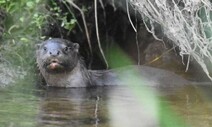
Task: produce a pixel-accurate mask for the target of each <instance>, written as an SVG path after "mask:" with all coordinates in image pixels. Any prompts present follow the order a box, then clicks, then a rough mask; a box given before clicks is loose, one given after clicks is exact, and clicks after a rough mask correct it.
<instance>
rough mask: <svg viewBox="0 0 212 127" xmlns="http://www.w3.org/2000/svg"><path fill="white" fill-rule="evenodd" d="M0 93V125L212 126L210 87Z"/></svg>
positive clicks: (24, 86)
mask: <svg viewBox="0 0 212 127" xmlns="http://www.w3.org/2000/svg"><path fill="white" fill-rule="evenodd" d="M27 82H28V83H26V82H25V83H23V82H22V83H19V84H17V85H16V86H10V87H8V88H1V89H0V100H1V101H0V127H211V126H212V92H211V91H212V85H211V86H210V85H208V86H207V85H205V86H201V85H195V86H194V85H188V86H185V87H183V86H182V87H163V88H155V87H141V86H140V87H138V86H137V87H135V86H133V87H131V86H130V85H129V86H122V87H115V86H114V87H97V88H72V89H61V88H46V89H38V88H36V87H34V86H35V84H34V83H32V84H30V83H29V82H30V81H27Z"/></svg>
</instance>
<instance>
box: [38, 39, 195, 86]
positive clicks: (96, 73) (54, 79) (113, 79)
mask: <svg viewBox="0 0 212 127" xmlns="http://www.w3.org/2000/svg"><path fill="white" fill-rule="evenodd" d="M47 43H49V44H50V45H49V46H51V43H57V44H61V45H62V44H65V45H68V46H69V47H72V48H71V52H70V54H62V55H61V56H58V57H57V58H58V59H59V60H60V61H66V62H65V63H68V64H67V65H64V69H62V70H61V71H58V72H51V71H48V69H46V65H45V64H47V63H48V62H47V61H48V59H51V57H50V56H48V55H47V56H45V55H46V54H45V53H43V52H42V51H41V50H42V48H43V46H45V44H47ZM53 48H54V46H53ZM78 48H79V47H78V46H74V43H72V42H69V41H67V40H63V39H50V40H47V41H44V42H43V43H42V44H41V45H40V46H39V48H38V49H37V51H36V57H37V64H38V67H39V70H40V72H41V74H42V76H43V77H44V79H45V81H46V83H47V85H48V86H54V87H89V86H108V85H129V84H130V83H133V84H132V85H135V84H137V83H139V85H140V84H142V85H147V86H157V87H163V86H165V87H168V86H171V87H172V86H180V85H186V84H190V83H191V82H190V81H188V80H185V79H183V78H182V77H180V76H178V75H176V74H175V73H173V72H169V71H166V70H162V69H157V68H153V67H147V66H128V67H124V68H119V69H112V70H87V69H86V68H85V65H84V62H83V60H82V58H81V57H80V55H79V53H78ZM56 49H57V48H56ZM58 50H59V49H58ZM135 81H137V82H135Z"/></svg>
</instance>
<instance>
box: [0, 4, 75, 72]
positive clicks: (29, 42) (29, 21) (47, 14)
mask: <svg viewBox="0 0 212 127" xmlns="http://www.w3.org/2000/svg"><path fill="white" fill-rule="evenodd" d="M47 2H48V4H47ZM48 5H50V6H48ZM0 6H1V8H2V9H3V10H4V11H5V12H6V15H7V16H6V20H5V24H4V25H5V32H4V34H3V39H2V41H1V43H0V52H1V53H0V55H1V56H3V57H2V58H1V57H0V59H1V60H3V61H7V62H8V63H10V64H12V65H18V66H21V67H29V68H30V69H31V68H32V67H34V66H32V65H35V58H33V56H34V53H35V52H34V47H35V44H36V43H39V42H40V40H42V39H44V38H45V36H42V30H43V29H42V27H43V26H44V25H46V24H47V23H48V21H49V20H52V19H54V20H59V21H61V24H60V26H61V27H63V28H65V29H69V30H71V29H72V28H73V27H74V26H75V20H74V19H73V20H72V19H71V20H70V21H68V20H67V13H65V14H63V15H60V13H61V11H62V10H61V9H60V8H59V7H58V6H57V4H56V3H55V1H53V0H51V1H46V0H19V1H16V0H1V1H0ZM52 12H54V13H52ZM29 65H30V66H29Z"/></svg>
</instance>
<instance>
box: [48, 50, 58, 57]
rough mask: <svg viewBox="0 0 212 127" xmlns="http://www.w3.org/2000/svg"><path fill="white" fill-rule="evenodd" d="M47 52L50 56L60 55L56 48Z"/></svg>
mask: <svg viewBox="0 0 212 127" xmlns="http://www.w3.org/2000/svg"><path fill="white" fill-rule="evenodd" d="M49 54H50V55H51V56H58V55H60V51H58V50H52V51H49Z"/></svg>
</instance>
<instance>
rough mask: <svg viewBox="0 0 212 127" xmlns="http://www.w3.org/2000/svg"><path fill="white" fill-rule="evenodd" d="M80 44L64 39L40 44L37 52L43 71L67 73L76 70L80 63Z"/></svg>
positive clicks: (39, 64)
mask: <svg viewBox="0 0 212 127" xmlns="http://www.w3.org/2000/svg"><path fill="white" fill-rule="evenodd" d="M78 51H79V44H77V43H72V42H70V41H68V40H64V39H57V38H56V39H49V40H46V41H44V42H43V43H41V44H39V45H38V47H37V51H36V57H37V63H38V66H39V69H40V70H41V71H45V72H47V73H51V74H55V73H65V72H70V71H72V70H73V69H74V67H75V66H76V65H77V63H78V61H79V55H78Z"/></svg>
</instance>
